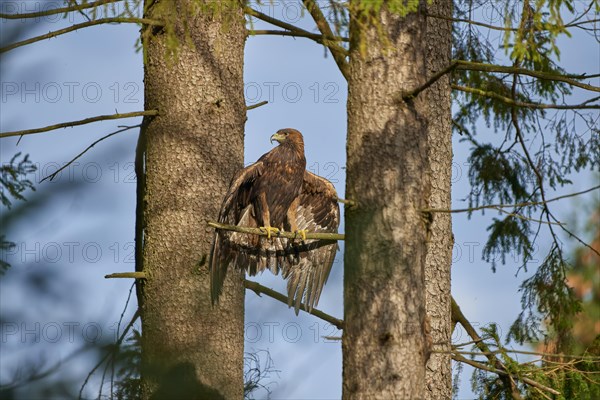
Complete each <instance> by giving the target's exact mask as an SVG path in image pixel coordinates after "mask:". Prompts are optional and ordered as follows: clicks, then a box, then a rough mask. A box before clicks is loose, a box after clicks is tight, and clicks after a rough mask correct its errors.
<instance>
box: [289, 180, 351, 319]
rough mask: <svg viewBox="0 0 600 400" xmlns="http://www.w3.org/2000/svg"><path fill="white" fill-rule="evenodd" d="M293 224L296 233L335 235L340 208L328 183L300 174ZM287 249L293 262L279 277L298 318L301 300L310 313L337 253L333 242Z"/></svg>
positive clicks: (304, 244) (314, 241)
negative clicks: (301, 177)
mask: <svg viewBox="0 0 600 400" xmlns="http://www.w3.org/2000/svg"><path fill="white" fill-rule="evenodd" d="M296 223H297V225H298V229H300V230H302V229H304V230H307V231H308V232H329V233H337V230H338V226H339V223H340V208H339V205H338V197H337V193H336V191H335V188H334V186H333V184H332V183H331V182H329V181H328V180H327V179H325V178H322V177H320V176H317V175H315V174H313V173H311V172H309V171H305V172H304V182H303V185H302V192H301V193H300V202H299V206H298V209H297V210H296ZM287 249H288V250H287V252H288V253H289V252H292V253H293V256H294V257H293V258H294V260H293V262H285V263H284V264H283V277H284V279H287V281H288V283H287V290H288V305H289V306H290V307H291V306H292V305H294V309H295V311H296V314H298V310H299V309H300V304H301V303H302V300H303V299H304V301H303V302H304V304H305V306H306V308H307V310H308V311H311V310H312V309H313V308H314V306H315V305H316V304H317V303H318V301H319V297H320V296H321V291H322V290H323V286H324V285H325V283H326V282H327V278H328V277H329V272H330V271H331V266H332V264H333V261H334V259H335V255H336V252H337V249H338V246H337V241H335V240H316V239H309V240H306V242H304V243H302V244H301V245H299V246H295V245H293V244H291V245H289V246H288V248H287ZM288 258H289V256H288V257H287V258H286V261H288V260H287V259H288Z"/></svg>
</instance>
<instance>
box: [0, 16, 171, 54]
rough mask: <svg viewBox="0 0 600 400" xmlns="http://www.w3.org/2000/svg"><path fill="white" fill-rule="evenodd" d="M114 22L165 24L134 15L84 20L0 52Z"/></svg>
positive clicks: (3, 48) (2, 49)
mask: <svg viewBox="0 0 600 400" xmlns="http://www.w3.org/2000/svg"><path fill="white" fill-rule="evenodd" d="M112 23H136V24H146V25H155V26H163V25H164V24H163V23H162V22H160V21H156V20H153V19H148V18H132V17H113V18H101V19H96V20H93V21H87V22H82V23H80V24H76V25H72V26H69V27H67V28H64V29H59V30H57V31H52V32H48V33H46V34H45V35H40V36H36V37H32V38H29V39H25V40H22V41H20V42H16V43H13V44H9V45H8V46H4V47H2V48H0V54H2V53H6V52H7V51H10V50H13V49H16V48H18V47H22V46H26V45H28V44H32V43H35V42H39V41H41V40H45V39H50V38H53V37H56V36H60V35H64V34H65V33H69V32H73V31H76V30H78V29H83V28H87V27H90V26H95V25H101V24H112Z"/></svg>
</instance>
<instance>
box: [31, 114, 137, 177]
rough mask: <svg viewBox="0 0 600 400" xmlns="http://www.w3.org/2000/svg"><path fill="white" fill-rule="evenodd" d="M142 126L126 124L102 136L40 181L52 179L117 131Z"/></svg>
mask: <svg viewBox="0 0 600 400" xmlns="http://www.w3.org/2000/svg"><path fill="white" fill-rule="evenodd" d="M140 126H142V125H141V124H139V125H133V126H124V127H121V129H119V130H116V131H114V132H111V133H109V134H108V135H105V136H103V137H101V138H100V139H98V140H96V141H95V142H94V143H92V144H90V145H89V146H88V147H86V148H85V150H83V151H82V152H81V153H79V154H77V155H76V156H75V157H73V159H72V160H71V161H69V162H68V163H66V164H65V165H63V166H62V167H61V168H59V169H57V170H56V171H55V172H54V173H52V174H50V175H48V176H46V177H45V178H43V179H42V180H41V181H40V183H42V182H44V181H45V180H46V179H48V180H50V181H52V180H53V179H54V178H55V177H56V176H57V175H58V174H59V173H60V172H61V171H62V170H64V169H65V168H67V167H68V166H69V165H71V164H73V163H74V162H75V161H76V160H77V159H78V158H80V157H81V156H83V155H84V154H85V153H87V152H88V151H89V150H90V149H91V148H92V147H94V146H95V145H97V144H98V143H100V142H101V141H103V140H106V139H108V138H109V137H111V136H114V135H116V134H117V133H121V132H125V131H128V130H129V129H134V128H139V127H140Z"/></svg>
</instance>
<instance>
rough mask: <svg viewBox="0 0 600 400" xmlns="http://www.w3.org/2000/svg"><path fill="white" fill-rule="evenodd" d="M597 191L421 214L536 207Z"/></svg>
mask: <svg viewBox="0 0 600 400" xmlns="http://www.w3.org/2000/svg"><path fill="white" fill-rule="evenodd" d="M597 189H600V185H598V186H594V187H592V188H589V189H586V190H582V191H581V192H575V193H570V194H565V195H562V196H558V197H554V198H552V199H548V200H546V201H532V202H525V203H516V204H490V205H485V206H478V207H472V208H458V209H443V208H425V209H423V210H421V212H436V213H448V214H451V213H462V212H473V211H478V210H484V209H499V208H520V207H529V206H538V205H542V204H546V203H551V202H553V201H557V200H561V199H566V198H568V197H575V196H579V195H582V194H585V193H588V192H591V191H594V190H597Z"/></svg>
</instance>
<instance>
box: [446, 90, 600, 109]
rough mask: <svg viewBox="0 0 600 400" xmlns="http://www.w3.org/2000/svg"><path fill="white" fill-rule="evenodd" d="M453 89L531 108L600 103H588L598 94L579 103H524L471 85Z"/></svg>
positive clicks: (592, 106)
mask: <svg viewBox="0 0 600 400" xmlns="http://www.w3.org/2000/svg"><path fill="white" fill-rule="evenodd" d="M450 87H451V88H452V89H454V90H459V91H461V92H466V93H472V94H476V95H479V96H484V97H489V98H491V99H495V100H499V101H501V102H503V103H504V104H508V105H511V106H515V107H522V108H532V109H540V110H541V109H556V110H581V109H600V104H589V103H591V102H593V101H596V100H598V99H600V96H598V97H594V98H593V99H590V100H587V101H585V102H583V103H581V104H574V105H562V104H541V103H524V102H520V101H516V100H513V99H511V98H510V97H505V96H502V95H500V94H498V93H496V92H493V91H486V90H481V89H477V88H472V87H466V86H459V85H450Z"/></svg>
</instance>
